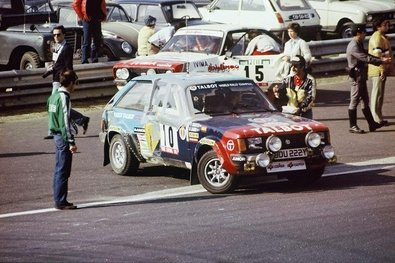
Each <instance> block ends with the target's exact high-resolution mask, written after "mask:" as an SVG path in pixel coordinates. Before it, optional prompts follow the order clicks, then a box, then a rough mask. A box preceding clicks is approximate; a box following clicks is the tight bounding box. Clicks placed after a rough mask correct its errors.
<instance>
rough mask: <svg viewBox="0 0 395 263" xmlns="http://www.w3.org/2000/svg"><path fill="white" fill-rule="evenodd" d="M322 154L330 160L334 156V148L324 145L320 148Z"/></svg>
mask: <svg viewBox="0 0 395 263" xmlns="http://www.w3.org/2000/svg"><path fill="white" fill-rule="evenodd" d="M322 154H323V155H324V157H325V158H326V159H328V160H330V159H332V158H333V157H334V156H335V149H334V148H333V146H332V145H326V146H325V147H324V149H322Z"/></svg>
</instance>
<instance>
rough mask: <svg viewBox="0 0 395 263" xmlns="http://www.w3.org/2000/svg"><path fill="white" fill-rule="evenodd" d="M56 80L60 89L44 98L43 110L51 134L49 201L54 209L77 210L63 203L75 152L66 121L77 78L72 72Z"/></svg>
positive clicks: (71, 135) (67, 120)
mask: <svg viewBox="0 0 395 263" xmlns="http://www.w3.org/2000/svg"><path fill="white" fill-rule="evenodd" d="M59 77H60V79H59V80H60V83H61V86H60V87H59V89H57V90H56V91H55V92H54V93H53V94H52V95H51V96H50V97H49V98H48V102H47V109H48V127H49V130H50V131H51V134H53V137H54V143H55V150H56V152H55V159H56V162H55V172H54V177H53V198H54V202H55V208H56V209H60V210H64V209H75V208H77V206H75V205H74V204H73V203H69V202H68V201H67V192H68V180H69V177H70V174H71V165H72V160H73V154H74V153H76V152H77V146H76V144H75V140H74V135H75V130H74V128H73V125H71V118H70V109H71V101H70V93H71V92H73V91H74V89H75V86H76V85H77V84H78V77H77V74H76V73H75V72H74V71H73V70H65V71H62V73H61V74H60V76H59Z"/></svg>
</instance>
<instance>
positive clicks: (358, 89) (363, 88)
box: [346, 25, 390, 133]
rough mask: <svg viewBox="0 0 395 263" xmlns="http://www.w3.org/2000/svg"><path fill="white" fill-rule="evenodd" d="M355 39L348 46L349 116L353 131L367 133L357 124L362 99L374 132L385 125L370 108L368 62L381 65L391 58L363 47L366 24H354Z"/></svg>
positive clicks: (367, 118) (363, 110)
mask: <svg viewBox="0 0 395 263" xmlns="http://www.w3.org/2000/svg"><path fill="white" fill-rule="evenodd" d="M352 35H353V39H352V40H351V42H350V43H349V44H348V46H347V50H346V55H347V64H348V71H349V76H350V80H351V91H350V104H349V106H348V116H349V120H350V129H349V131H350V132H351V133H365V131H364V130H362V129H360V128H359V127H358V125H357V107H358V104H359V102H360V101H361V100H362V113H363V114H364V116H365V119H366V120H367V122H368V125H369V131H370V132H374V131H375V130H376V129H378V128H380V127H382V126H383V125H382V124H380V123H377V122H375V121H374V119H373V116H372V113H371V111H370V108H369V94H368V88H367V85H366V81H367V78H368V72H367V64H368V63H369V64H373V65H376V66H378V65H380V64H382V63H389V62H390V58H383V57H382V58H378V57H374V56H372V55H369V54H368V53H367V52H366V50H365V49H364V47H363V41H364V39H365V37H366V29H365V26H364V25H354V26H353V28H352Z"/></svg>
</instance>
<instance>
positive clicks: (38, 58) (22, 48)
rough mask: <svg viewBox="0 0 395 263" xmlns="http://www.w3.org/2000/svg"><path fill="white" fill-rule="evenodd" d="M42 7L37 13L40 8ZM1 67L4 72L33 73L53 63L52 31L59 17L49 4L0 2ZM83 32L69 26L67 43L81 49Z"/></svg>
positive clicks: (10, 0)
mask: <svg viewBox="0 0 395 263" xmlns="http://www.w3.org/2000/svg"><path fill="white" fill-rule="evenodd" d="M38 4H40V6H41V7H42V9H41V10H39V9H38V6H36V5H38ZM0 18H1V19H0V50H1V52H0V65H2V66H3V67H4V68H5V69H33V68H39V67H42V66H44V62H46V61H51V60H52V51H51V45H52V42H53V36H52V28H53V27H54V26H56V25H57V22H58V17H57V15H56V12H55V11H54V10H53V7H52V5H51V3H50V1H49V0H41V1H34V2H33V1H28V2H27V4H24V2H23V1H20V0H4V1H1V2H0ZM81 35H82V32H81V30H80V28H78V27H73V26H67V27H66V39H67V41H68V42H69V43H70V44H71V45H72V46H73V48H74V50H79V49H80V42H78V41H77V40H78V39H80V38H81Z"/></svg>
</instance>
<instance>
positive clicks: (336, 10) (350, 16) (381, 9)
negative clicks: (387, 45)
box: [308, 0, 395, 38]
mask: <svg viewBox="0 0 395 263" xmlns="http://www.w3.org/2000/svg"><path fill="white" fill-rule="evenodd" d="M308 1H309V2H310V4H311V5H312V6H313V7H314V8H315V10H317V12H318V14H319V15H320V17H321V25H322V31H323V32H329V33H336V34H337V35H338V36H339V37H340V38H349V37H352V34H351V28H352V26H353V24H365V25H366V31H367V32H368V33H370V34H371V33H373V31H374V29H373V28H372V22H373V20H374V19H375V17H377V16H379V15H384V16H386V17H387V19H388V21H389V22H390V30H389V32H395V3H385V2H383V1H368V0H362V1H360V0H352V1H344V0H308Z"/></svg>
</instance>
